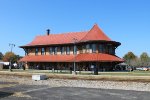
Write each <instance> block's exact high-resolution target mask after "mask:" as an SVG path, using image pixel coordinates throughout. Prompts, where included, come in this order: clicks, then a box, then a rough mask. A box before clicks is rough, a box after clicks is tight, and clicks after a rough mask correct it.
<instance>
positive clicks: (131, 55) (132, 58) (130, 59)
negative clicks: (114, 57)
mask: <svg viewBox="0 0 150 100" xmlns="http://www.w3.org/2000/svg"><path fill="white" fill-rule="evenodd" d="M123 59H124V60H125V62H126V63H127V64H128V65H131V66H133V65H132V64H133V63H132V62H133V61H136V59H137V56H136V55H135V54H134V53H133V52H128V53H127V54H125V55H124V57H123ZM134 65H135V64H134Z"/></svg>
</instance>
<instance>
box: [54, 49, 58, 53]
mask: <svg viewBox="0 0 150 100" xmlns="http://www.w3.org/2000/svg"><path fill="white" fill-rule="evenodd" d="M57 49H58V48H57V47H54V54H55V55H57Z"/></svg>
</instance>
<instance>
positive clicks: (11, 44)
mask: <svg viewBox="0 0 150 100" xmlns="http://www.w3.org/2000/svg"><path fill="white" fill-rule="evenodd" d="M9 46H10V52H11V53H12V50H13V47H15V44H13V43H9ZM11 60H12V58H10V61H9V71H12V69H11Z"/></svg>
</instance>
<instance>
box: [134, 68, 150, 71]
mask: <svg viewBox="0 0 150 100" xmlns="http://www.w3.org/2000/svg"><path fill="white" fill-rule="evenodd" d="M136 70H139V71H148V70H149V69H148V68H147V67H138V68H136Z"/></svg>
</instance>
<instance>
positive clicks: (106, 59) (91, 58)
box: [76, 53, 123, 62]
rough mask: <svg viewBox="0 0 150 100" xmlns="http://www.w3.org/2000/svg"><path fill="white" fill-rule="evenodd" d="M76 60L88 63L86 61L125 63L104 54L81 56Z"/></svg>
mask: <svg viewBox="0 0 150 100" xmlns="http://www.w3.org/2000/svg"><path fill="white" fill-rule="evenodd" d="M76 59H77V62H86V61H100V62H123V60H122V59H121V58H119V57H117V56H114V55H110V54H103V53H91V54H90V53H89V54H79V55H78V56H77V58H76Z"/></svg>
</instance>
